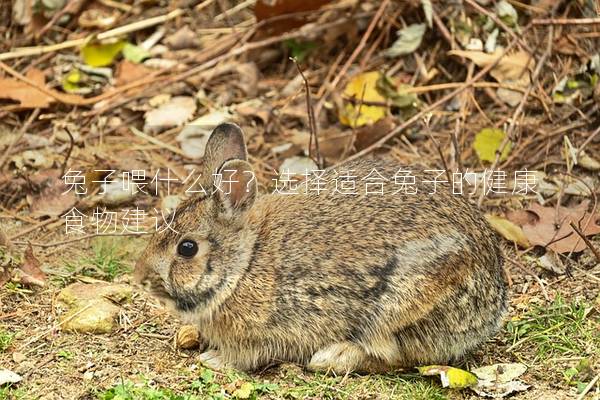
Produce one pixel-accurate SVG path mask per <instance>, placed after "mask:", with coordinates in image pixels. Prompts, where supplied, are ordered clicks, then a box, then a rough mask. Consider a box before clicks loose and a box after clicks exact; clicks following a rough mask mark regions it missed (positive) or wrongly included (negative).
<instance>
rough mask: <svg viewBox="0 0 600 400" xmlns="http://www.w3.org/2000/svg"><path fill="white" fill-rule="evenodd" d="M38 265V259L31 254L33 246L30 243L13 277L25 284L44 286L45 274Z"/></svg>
mask: <svg viewBox="0 0 600 400" xmlns="http://www.w3.org/2000/svg"><path fill="white" fill-rule="evenodd" d="M40 267H41V264H40V261H39V260H38V259H37V258H36V257H35V255H34V254H33V248H32V247H31V245H30V246H29V247H28V248H27V250H25V259H24V261H23V264H22V265H21V266H20V267H19V269H18V270H17V271H16V276H15V277H14V278H13V279H14V280H17V281H18V282H21V283H22V284H24V285H27V286H39V287H44V286H45V285H46V280H47V276H46V274H45V273H44V271H42V269H41V268H40Z"/></svg>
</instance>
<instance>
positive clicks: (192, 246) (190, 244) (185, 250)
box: [177, 240, 198, 258]
mask: <svg viewBox="0 0 600 400" xmlns="http://www.w3.org/2000/svg"><path fill="white" fill-rule="evenodd" d="M197 252H198V243H196V242H194V241H193V240H184V241H182V242H180V243H179V245H178V246H177V254H179V255H180V256H182V257H187V258H191V257H194V256H195V255H196V253H197Z"/></svg>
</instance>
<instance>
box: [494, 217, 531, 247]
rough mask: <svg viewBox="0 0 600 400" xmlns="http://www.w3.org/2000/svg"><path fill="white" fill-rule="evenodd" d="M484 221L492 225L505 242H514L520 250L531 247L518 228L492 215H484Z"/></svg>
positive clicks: (521, 230)
mask: <svg viewBox="0 0 600 400" xmlns="http://www.w3.org/2000/svg"><path fill="white" fill-rule="evenodd" d="M485 219H487V221H488V222H489V224H490V225H492V227H493V228H494V229H495V230H496V231H497V232H498V233H499V234H501V235H502V236H503V237H504V238H505V239H506V240H510V241H511V242H515V243H516V244H518V245H519V246H520V247H522V248H528V247H531V244H529V240H527V237H526V236H525V233H523V229H521V227H520V226H518V225H516V224H514V223H512V222H510V221H509V220H507V219H505V218H502V217H499V216H497V215H493V214H485Z"/></svg>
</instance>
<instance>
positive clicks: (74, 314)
mask: <svg viewBox="0 0 600 400" xmlns="http://www.w3.org/2000/svg"><path fill="white" fill-rule="evenodd" d="M92 305H94V303H93V302H90V303H88V304H87V305H85V306H84V307H82V308H81V309H80V310H78V311H77V312H75V313H73V314H71V315H69V316H68V317H67V318H65V319H63V320H62V321H60V322H59V323H58V324H54V325H53V326H52V327H51V328H49V329H46V330H45V331H44V332H42V333H40V334H39V335H36V336H34V337H32V338H31V339H29V340H28V341H26V342H25V343H23V344H22V345H21V346H19V350H18V351H19V352H21V351H23V349H24V348H26V347H27V346H29V345H31V344H32V343H35V342H37V341H38V340H40V339H41V338H43V337H44V336H46V335H47V334H49V333H50V332H52V331H54V330H56V329H58V328H60V327H61V326H62V325H64V324H66V323H67V322H69V321H70V320H72V319H73V318H75V317H76V316H78V315H79V314H81V313H82V312H84V311H86V310H87V309H88V308H90V307H91V306H92Z"/></svg>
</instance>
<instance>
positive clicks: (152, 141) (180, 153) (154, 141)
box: [130, 126, 187, 158]
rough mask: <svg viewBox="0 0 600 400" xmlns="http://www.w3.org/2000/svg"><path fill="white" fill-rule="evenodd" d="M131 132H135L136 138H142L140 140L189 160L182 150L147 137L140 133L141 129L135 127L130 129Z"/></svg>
mask: <svg viewBox="0 0 600 400" xmlns="http://www.w3.org/2000/svg"><path fill="white" fill-rule="evenodd" d="M130 130H131V132H133V134H134V135H136V136H138V137H140V138H142V139H144V140H146V141H148V142H150V143H152V144H155V145H157V146H160V147H162V148H165V149H167V150H169V151H171V152H173V153H175V154H179V155H180V156H183V157H186V158H187V156H186V155H185V153H184V152H183V151H182V150H181V149H178V148H177V147H175V146H172V145H170V144H168V143H165V142H161V141H160V140H158V139H157V138H155V137H152V136H149V135H146V134H145V133H144V132H142V131H140V130H139V129H137V128H136V127H134V126H132V127H130Z"/></svg>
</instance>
